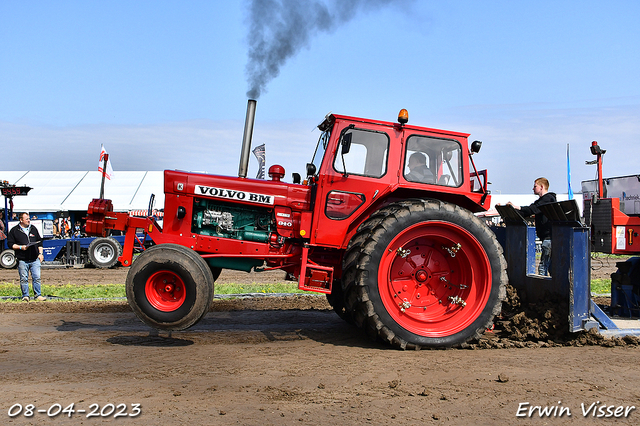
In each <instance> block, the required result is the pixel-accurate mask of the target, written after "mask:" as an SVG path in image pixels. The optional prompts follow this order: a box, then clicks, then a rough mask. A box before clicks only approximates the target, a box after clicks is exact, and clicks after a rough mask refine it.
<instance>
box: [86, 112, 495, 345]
mask: <svg viewBox="0 0 640 426" xmlns="http://www.w3.org/2000/svg"><path fill="white" fill-rule="evenodd" d="M255 105H256V104H255V101H252V100H250V101H249V105H248V108H247V120H246V122H245V136H244V140H243V148H242V155H241V161H240V169H239V177H226V176H217V175H208V174H198V173H185V172H178V171H165V181H164V191H165V206H164V224H163V227H162V229H160V227H159V226H158V224H157V223H156V222H155V221H154V220H153V219H152V218H135V217H130V216H129V215H127V214H124V213H114V212H113V206H112V204H111V201H110V200H103V199H95V200H93V201H92V202H91V204H90V205H89V211H88V217H87V221H86V229H87V232H88V233H91V234H94V235H106V234H108V233H109V232H110V230H121V231H125V232H126V238H125V244H124V250H123V253H122V256H121V257H120V258H119V260H120V262H121V263H122V264H123V265H125V266H131V269H130V270H129V273H128V276H127V282H126V289H127V299H128V301H129V304H130V305H131V307H132V309H133V310H134V312H135V313H136V314H137V315H138V317H139V318H140V319H141V320H142V321H144V322H145V323H147V324H149V325H151V326H153V327H156V328H159V329H166V330H181V329H185V328H188V327H190V326H192V325H193V324H195V323H196V322H197V321H199V320H200V319H201V318H202V317H203V316H204V315H205V314H206V312H207V309H208V307H209V305H210V302H211V300H212V298H213V289H214V281H215V280H216V278H217V277H218V276H219V274H220V271H221V270H222V268H230V269H236V270H245V271H251V270H252V269H253V270H256V271H261V270H266V269H281V270H284V271H286V272H287V276H288V277H289V278H291V279H295V280H297V281H298V283H299V288H301V289H304V290H309V291H316V292H320V293H325V294H326V295H327V298H328V300H329V302H330V303H331V304H332V306H333V307H334V309H335V311H336V312H337V313H338V314H339V315H340V316H341V317H343V318H344V319H346V320H348V321H352V322H355V323H356V324H357V325H358V326H360V327H361V328H364V329H366V330H367V331H368V332H369V333H370V334H371V335H372V336H377V337H379V338H381V339H383V340H384V341H387V342H389V343H391V344H393V345H394V346H396V347H400V348H412V347H449V346H453V345H457V344H460V343H463V342H467V341H469V340H471V339H474V338H477V337H478V336H479V335H480V334H481V333H482V332H484V330H485V329H486V328H487V327H490V326H491V324H492V322H493V318H494V316H495V315H496V314H497V313H499V312H500V308H501V301H502V299H503V298H504V294H505V285H506V281H507V274H506V263H505V261H504V257H503V254H502V248H501V246H500V244H499V243H498V242H497V240H496V238H495V236H494V234H493V233H492V232H491V231H490V230H489V228H488V227H487V226H486V225H485V224H484V222H483V221H481V220H479V219H478V218H477V217H476V216H474V214H473V213H474V212H479V211H484V210H486V209H487V208H488V206H489V204H490V200H489V196H488V191H487V175H486V171H480V172H478V171H477V170H476V168H475V165H474V163H473V159H472V157H471V156H472V155H473V154H474V153H476V152H478V151H479V149H480V145H481V142H479V141H476V142H474V143H472V144H471V152H470V150H469V148H468V141H467V138H468V136H469V135H468V134H464V133H456V132H449V131H444V130H436V129H430V128H425V127H418V126H413V125H408V124H407V121H408V114H407V112H406V110H402V111H401V113H400V115H399V117H398V123H391V122H383V121H376V120H368V119H362V118H356V117H348V116H342V115H336V114H330V115H328V116H327V117H326V118H325V120H324V121H323V122H322V123H321V124H320V125H319V126H318V127H319V129H320V131H321V132H322V133H321V136H320V139H319V141H318V145H317V147H316V150H315V153H314V156H313V160H312V162H311V163H308V164H307V166H306V174H307V177H306V179H305V180H304V181H301V179H300V177H299V176H297V175H296V174H294V179H293V183H286V182H283V180H282V179H283V177H284V175H285V171H284V169H283V168H282V167H281V166H279V165H274V166H271V168H270V169H269V177H270V179H271V180H269V181H265V180H257V179H248V178H246V171H247V164H248V160H249V152H250V146H251V134H252V129H253V120H254V115H255ZM416 164H418V165H416ZM136 229H138V230H143V231H144V232H146V233H148V234H149V236H150V237H151V238H152V239H153V241H154V242H155V243H156V244H157V245H156V246H153V247H151V248H149V249H147V250H146V251H145V252H143V253H142V254H141V255H140V256H139V257H137V259H136V260H135V262H132V250H133V243H134V238H135V232H136Z"/></svg>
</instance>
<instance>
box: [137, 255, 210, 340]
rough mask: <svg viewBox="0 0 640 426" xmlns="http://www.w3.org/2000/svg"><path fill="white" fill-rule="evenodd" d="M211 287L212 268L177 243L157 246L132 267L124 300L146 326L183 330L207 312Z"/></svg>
mask: <svg viewBox="0 0 640 426" xmlns="http://www.w3.org/2000/svg"><path fill="white" fill-rule="evenodd" d="M213 286H214V279H213V276H212V274H211V269H210V268H209V265H208V264H207V262H205V260H204V259H203V258H202V257H200V255H199V254H198V253H196V252H195V251H193V250H191V249H189V248H187V247H183V246H180V245H177V244H159V245H156V246H153V247H151V248H149V249H147V250H145V251H144V252H143V253H142V254H141V255H140V256H138V258H137V259H136V260H135V262H133V264H132V265H131V269H130V270H129V273H128V274H127V281H126V291H127V301H128V302H129V306H131V309H132V310H133V311H134V312H135V314H136V315H137V316H138V318H140V319H141V320H142V321H143V322H144V323H145V324H147V325H150V326H151V327H154V328H158V329H162V330H184V329H187V328H189V327H191V326H192V325H194V324H195V323H197V322H198V321H200V319H201V318H202V317H204V315H205V314H206V313H207V311H208V310H209V305H210V304H211V301H212V300H213Z"/></svg>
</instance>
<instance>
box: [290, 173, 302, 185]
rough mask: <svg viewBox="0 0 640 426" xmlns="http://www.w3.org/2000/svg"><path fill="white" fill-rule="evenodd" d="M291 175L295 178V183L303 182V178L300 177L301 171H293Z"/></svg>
mask: <svg viewBox="0 0 640 426" xmlns="http://www.w3.org/2000/svg"><path fill="white" fill-rule="evenodd" d="M291 177H292V178H293V183H297V184H299V183H300V182H302V179H301V178H300V173H291Z"/></svg>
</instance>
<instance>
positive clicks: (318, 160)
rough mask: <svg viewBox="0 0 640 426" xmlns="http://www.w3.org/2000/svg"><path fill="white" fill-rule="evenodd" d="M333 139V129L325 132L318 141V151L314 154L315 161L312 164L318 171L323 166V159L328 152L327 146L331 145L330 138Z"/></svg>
mask: <svg viewBox="0 0 640 426" xmlns="http://www.w3.org/2000/svg"><path fill="white" fill-rule="evenodd" d="M330 137H331V128H330V129H327V130H325V131H324V132H322V134H321V135H320V138H319V139H318V145H317V146H316V150H315V152H314V153H313V159H312V160H311V162H312V163H313V165H314V166H316V170H320V165H321V164H322V158H323V157H324V152H325V151H326V150H327V144H328V143H329V138H330Z"/></svg>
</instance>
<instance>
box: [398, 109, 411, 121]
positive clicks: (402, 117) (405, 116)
mask: <svg viewBox="0 0 640 426" xmlns="http://www.w3.org/2000/svg"><path fill="white" fill-rule="evenodd" d="M408 121H409V111H407V110H406V109H404V108H402V109H401V110H400V112H399V113H398V123H400V124H407V122H408Z"/></svg>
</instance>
